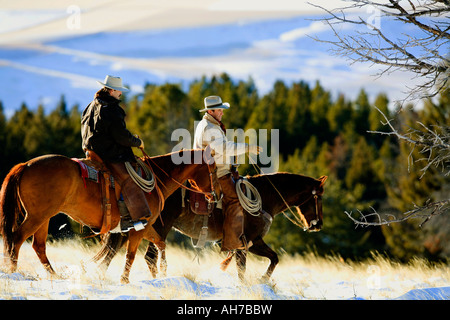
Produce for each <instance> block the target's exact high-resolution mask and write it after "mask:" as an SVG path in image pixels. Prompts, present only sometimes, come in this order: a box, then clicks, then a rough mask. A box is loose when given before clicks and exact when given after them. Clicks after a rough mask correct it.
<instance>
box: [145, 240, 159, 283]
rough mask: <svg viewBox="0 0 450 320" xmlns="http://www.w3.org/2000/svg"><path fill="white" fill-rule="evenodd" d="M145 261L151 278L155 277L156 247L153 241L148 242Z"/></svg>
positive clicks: (156, 269)
mask: <svg viewBox="0 0 450 320" xmlns="http://www.w3.org/2000/svg"><path fill="white" fill-rule="evenodd" d="M145 262H146V263H147V266H148V268H149V270H150V273H151V274H152V276H153V278H156V276H157V274H158V266H157V263H158V249H157V248H156V246H155V244H154V243H153V242H149V243H148V248H147V252H146V253H145Z"/></svg>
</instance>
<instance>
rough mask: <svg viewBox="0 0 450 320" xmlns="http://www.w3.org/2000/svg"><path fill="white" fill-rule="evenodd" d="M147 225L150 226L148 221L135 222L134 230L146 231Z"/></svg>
mask: <svg viewBox="0 0 450 320" xmlns="http://www.w3.org/2000/svg"><path fill="white" fill-rule="evenodd" d="M147 224H148V221H147V220H139V221H136V222H134V224H133V228H134V230H136V231H141V230H144V229H145V226H146V225H147Z"/></svg>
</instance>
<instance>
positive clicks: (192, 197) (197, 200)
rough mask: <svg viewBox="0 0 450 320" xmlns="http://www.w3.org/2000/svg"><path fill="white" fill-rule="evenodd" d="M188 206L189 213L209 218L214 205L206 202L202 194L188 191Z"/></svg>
mask: <svg viewBox="0 0 450 320" xmlns="http://www.w3.org/2000/svg"><path fill="white" fill-rule="evenodd" d="M189 204H190V207H191V211H192V212H194V213H195V214H198V215H201V216H205V215H207V216H209V215H210V214H211V212H213V210H214V207H215V204H214V202H209V201H207V200H206V197H205V195H204V194H201V193H198V192H194V191H189Z"/></svg>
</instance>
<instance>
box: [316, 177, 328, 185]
mask: <svg viewBox="0 0 450 320" xmlns="http://www.w3.org/2000/svg"><path fill="white" fill-rule="evenodd" d="M327 179H328V176H321V177H320V178H319V179H318V180H319V181H320V186H321V187H323V185H324V184H325V182H326V181H327Z"/></svg>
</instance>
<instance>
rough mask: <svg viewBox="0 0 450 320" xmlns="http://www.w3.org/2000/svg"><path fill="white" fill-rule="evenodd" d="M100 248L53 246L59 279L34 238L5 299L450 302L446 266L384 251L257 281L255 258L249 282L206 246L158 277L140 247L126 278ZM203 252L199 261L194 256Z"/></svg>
mask: <svg viewBox="0 0 450 320" xmlns="http://www.w3.org/2000/svg"><path fill="white" fill-rule="evenodd" d="M97 250H98V247H97V246H95V247H93V248H88V247H85V246H83V245H82V244H80V243H78V242H76V241H74V240H73V241H71V242H70V241H69V242H62V243H61V242H59V243H54V244H50V245H49V247H48V255H49V259H50V261H51V262H52V263H53V266H54V268H55V269H56V271H57V273H58V275H59V277H58V278H56V277H53V278H52V277H50V276H49V275H47V274H46V272H45V271H44V269H43V268H42V267H41V265H40V263H39V261H38V259H37V257H36V255H35V253H34V251H33V250H32V248H31V246H30V244H29V243H26V244H24V246H23V247H22V250H21V252H20V259H19V270H18V272H16V273H12V274H11V273H6V272H5V270H4V268H3V265H1V266H0V299H27V300H35V299H39V300H42V299H45V300H74V299H77V300H78V299H82V300H179V299H185V300H200V299H201V300H217V299H227V300H230V299H231V300H261V299H262V300H317V299H319V300H322V299H327V300H330V299H333V300H348V299H364V300H386V299H389V300H390V299H399V300H448V299H450V270H449V267H448V266H445V265H439V266H434V267H433V266H430V265H429V264H428V263H426V262H425V261H422V260H417V261H415V262H413V263H411V264H410V265H400V264H395V263H393V262H391V261H389V260H387V259H384V258H382V257H380V256H376V257H374V258H373V260H372V261H369V262H365V263H352V262H344V261H343V260H342V259H339V258H336V257H334V258H327V259H324V258H319V257H315V256H314V255H312V254H311V255H305V256H297V257H290V256H287V255H285V256H283V257H282V259H281V261H280V264H279V265H278V267H277V268H276V270H275V272H274V274H273V277H272V279H271V281H270V282H268V283H263V282H260V281H259V278H260V276H261V275H262V274H263V273H264V271H265V269H266V267H267V261H266V260H265V259H257V258H255V257H254V256H250V260H249V262H248V267H247V274H246V281H245V282H241V281H239V280H238V279H237V276H236V269H235V266H234V263H232V264H231V265H230V267H229V268H228V269H227V270H226V271H225V272H223V271H221V270H220V269H219V262H220V261H221V260H222V259H223V258H224V256H223V255H222V254H220V253H219V252H218V250H214V249H212V250H211V249H209V251H208V252H205V253H202V254H201V256H200V257H196V256H195V254H194V252H192V251H190V250H186V249H180V248H178V247H172V246H169V248H168V250H167V255H168V264H169V266H168V274H167V277H162V278H157V279H153V278H151V276H150V273H149V271H148V269H147V266H146V264H145V261H144V259H143V253H142V252H140V253H139V254H138V256H137V258H136V261H135V263H134V265H133V268H132V271H131V276H130V283H129V284H121V283H120V281H119V279H120V274H121V271H122V267H123V265H124V253H123V252H122V253H120V254H119V255H118V256H117V257H116V259H115V260H114V261H113V263H112V264H111V266H110V268H109V269H108V271H107V272H106V273H103V272H101V271H100V270H99V268H97V265H96V264H94V263H92V262H89V259H90V258H91V257H93V256H94V254H95V253H96V252H97ZM197 258H198V259H197Z"/></svg>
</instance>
